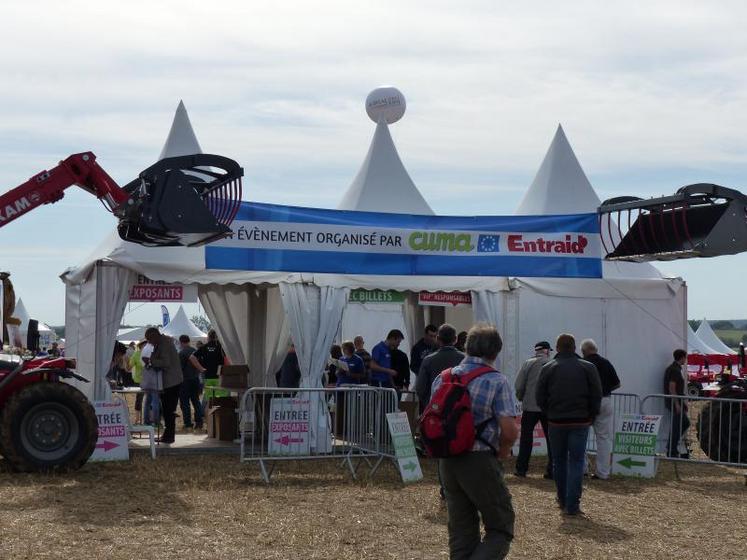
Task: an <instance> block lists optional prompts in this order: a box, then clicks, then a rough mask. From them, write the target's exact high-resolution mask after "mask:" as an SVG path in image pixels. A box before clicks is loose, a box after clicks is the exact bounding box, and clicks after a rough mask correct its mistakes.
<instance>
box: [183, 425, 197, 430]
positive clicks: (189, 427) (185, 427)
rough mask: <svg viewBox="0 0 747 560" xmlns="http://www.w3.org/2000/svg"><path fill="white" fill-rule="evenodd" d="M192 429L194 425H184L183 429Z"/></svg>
mask: <svg viewBox="0 0 747 560" xmlns="http://www.w3.org/2000/svg"><path fill="white" fill-rule="evenodd" d="M194 427H195V425H194V424H184V429H185V430H191V429H192V428H194Z"/></svg>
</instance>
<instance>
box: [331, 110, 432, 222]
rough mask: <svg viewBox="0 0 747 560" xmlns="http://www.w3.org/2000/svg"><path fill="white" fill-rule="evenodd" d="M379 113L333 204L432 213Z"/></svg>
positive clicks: (389, 210) (351, 208) (422, 213)
mask: <svg viewBox="0 0 747 560" xmlns="http://www.w3.org/2000/svg"><path fill="white" fill-rule="evenodd" d="M380 117H382V115H377V123H376V130H375V131H374V135H373V138H372V139H371V145H370V147H369V148H368V153H367V154H366V158H365V159H364V160H363V164H362V165H361V168H360V170H359V171H358V174H357V175H356V176H355V179H353V182H352V183H351V184H350V187H348V190H347V191H346V192H345V195H344V196H343V197H342V200H341V201H340V204H339V205H338V206H337V208H338V209H339V210H358V211H366V212H397V213H405V214H421V215H433V210H432V209H431V207H430V206H429V205H428V203H427V202H426V201H425V199H424V198H423V195H422V194H420V191H419V190H418V188H417V187H416V186H415V183H413V181H412V179H411V178H410V175H409V174H408V173H407V170H406V169H405V166H404V165H403V164H402V160H401V159H400V157H399V154H398V153H397V148H396V147H395V145H394V141H393V140H392V135H391V134H390V132H389V125H388V124H387V119H386V118H380ZM384 117H385V115H384Z"/></svg>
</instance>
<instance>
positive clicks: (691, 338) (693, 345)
mask: <svg viewBox="0 0 747 560" xmlns="http://www.w3.org/2000/svg"><path fill="white" fill-rule="evenodd" d="M687 353H688V354H703V355H705V356H712V355H716V354H721V353H722V352H717V351H716V350H714V349H713V348H711V347H710V346H708V345H707V344H706V343H705V342H703V341H702V340H700V337H699V336H698V335H697V334H695V331H694V330H693V329H692V327H691V326H690V325H689V324H688V325H687Z"/></svg>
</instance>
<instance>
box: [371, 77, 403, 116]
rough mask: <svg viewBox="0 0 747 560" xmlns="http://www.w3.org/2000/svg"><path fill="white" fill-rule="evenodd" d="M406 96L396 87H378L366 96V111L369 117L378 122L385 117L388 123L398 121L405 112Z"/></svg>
mask: <svg viewBox="0 0 747 560" xmlns="http://www.w3.org/2000/svg"><path fill="white" fill-rule="evenodd" d="M406 106H407V104H406V102H405V96H404V95H402V92H401V91H399V90H398V89H397V88H396V87H393V86H382V87H377V88H376V89H375V90H373V91H372V92H371V93H369V94H368V97H366V113H368V116H369V118H370V119H371V120H372V121H373V122H375V123H378V122H379V119H380V118H382V117H383V118H384V120H385V121H386V123H387V124H392V123H395V122H397V121H398V120H399V119H401V118H402V115H404V114H405V108H406Z"/></svg>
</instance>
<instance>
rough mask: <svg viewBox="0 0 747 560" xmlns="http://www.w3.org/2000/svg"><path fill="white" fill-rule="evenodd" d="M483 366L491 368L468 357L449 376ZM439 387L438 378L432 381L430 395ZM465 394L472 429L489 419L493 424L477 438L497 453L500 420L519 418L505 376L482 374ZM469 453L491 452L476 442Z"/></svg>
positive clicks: (495, 373)
mask: <svg viewBox="0 0 747 560" xmlns="http://www.w3.org/2000/svg"><path fill="white" fill-rule="evenodd" d="M483 366H490V364H489V363H487V362H486V361H484V360H483V359H482V358H475V357H473V356H467V357H466V358H464V360H463V361H462V363H461V364H459V365H458V366H456V367H454V368H453V369H452V373H454V374H456V375H463V374H465V373H469V372H470V371H472V370H474V369H477V368H479V367H483ZM491 367H492V366H491ZM439 385H441V376H440V375H439V376H437V377H436V379H435V380H434V381H433V385H432V387H431V395H433V394H434V393H435V392H436V389H438V387H439ZM467 390H468V391H469V396H470V399H471V400H472V416H473V418H474V420H475V426H479V425H480V424H481V423H482V422H485V421H486V420H488V419H492V420H493V421H492V422H488V424H487V425H486V426H485V428H484V429H483V431H482V434H480V437H481V438H482V439H484V440H485V441H489V442H490V444H491V445H492V446H493V447H494V448H495V449H496V450H497V449H498V445H499V440H500V435H501V430H500V427H499V425H498V418H500V417H502V416H510V417H514V416H518V414H519V412H518V405H517V403H516V398H515V397H514V392H513V390H512V389H511V386H510V384H509V382H508V380H507V379H506V376H505V375H503V374H502V373H499V372H497V371H496V372H493V373H484V374H483V375H481V376H480V377H478V378H477V379H474V380H473V381H472V382H471V383H470V384H469V385H468V386H467ZM472 451H491V449H490V447H489V446H487V445H485V443H483V442H482V441H480V440H479V439H478V440H475V445H474V446H473V447H472Z"/></svg>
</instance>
